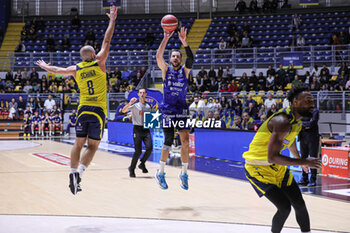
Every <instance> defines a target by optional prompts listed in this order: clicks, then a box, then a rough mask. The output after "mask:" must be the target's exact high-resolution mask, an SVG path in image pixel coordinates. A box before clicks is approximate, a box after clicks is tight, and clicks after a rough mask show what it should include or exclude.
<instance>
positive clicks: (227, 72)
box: [222, 66, 232, 80]
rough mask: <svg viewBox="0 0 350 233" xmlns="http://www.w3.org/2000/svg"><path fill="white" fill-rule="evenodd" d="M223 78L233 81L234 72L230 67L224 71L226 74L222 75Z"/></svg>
mask: <svg viewBox="0 0 350 233" xmlns="http://www.w3.org/2000/svg"><path fill="white" fill-rule="evenodd" d="M222 78H223V79H224V80H227V79H231V78H232V71H231V69H230V67H229V66H226V69H225V70H224V73H223V75H222Z"/></svg>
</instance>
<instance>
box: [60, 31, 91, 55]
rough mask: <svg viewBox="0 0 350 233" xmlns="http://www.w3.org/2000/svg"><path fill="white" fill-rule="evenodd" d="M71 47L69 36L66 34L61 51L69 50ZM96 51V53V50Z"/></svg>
mask: <svg viewBox="0 0 350 233" xmlns="http://www.w3.org/2000/svg"><path fill="white" fill-rule="evenodd" d="M69 47H70V40H69V38H68V37H67V35H66V34H64V35H63V39H62V43H61V49H62V50H69ZM95 51H96V49H95ZM96 53H97V51H96Z"/></svg>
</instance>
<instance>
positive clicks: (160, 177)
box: [155, 170, 168, 189]
mask: <svg viewBox="0 0 350 233" xmlns="http://www.w3.org/2000/svg"><path fill="white" fill-rule="evenodd" d="M155 178H156V180H157V183H158V184H159V187H160V188H161V189H168V185H167V183H166V181H165V173H164V174H160V173H159V172H158V170H157V172H156V175H155Z"/></svg>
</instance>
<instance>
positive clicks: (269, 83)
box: [266, 74, 275, 91]
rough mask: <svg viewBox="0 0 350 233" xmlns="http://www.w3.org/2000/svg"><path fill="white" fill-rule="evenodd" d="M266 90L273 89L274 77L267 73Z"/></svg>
mask: <svg viewBox="0 0 350 233" xmlns="http://www.w3.org/2000/svg"><path fill="white" fill-rule="evenodd" d="M266 90H267V91H270V90H275V77H274V76H272V75H271V74H269V75H268V77H267V79H266Z"/></svg>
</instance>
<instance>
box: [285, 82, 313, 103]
mask: <svg viewBox="0 0 350 233" xmlns="http://www.w3.org/2000/svg"><path fill="white" fill-rule="evenodd" d="M304 91H309V87H308V86H307V85H305V84H298V85H295V86H293V87H292V89H290V91H289V92H288V96H287V99H288V100H289V102H291V103H292V102H293V100H294V99H295V98H298V96H299V95H300V94H301V93H302V92H304Z"/></svg>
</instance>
